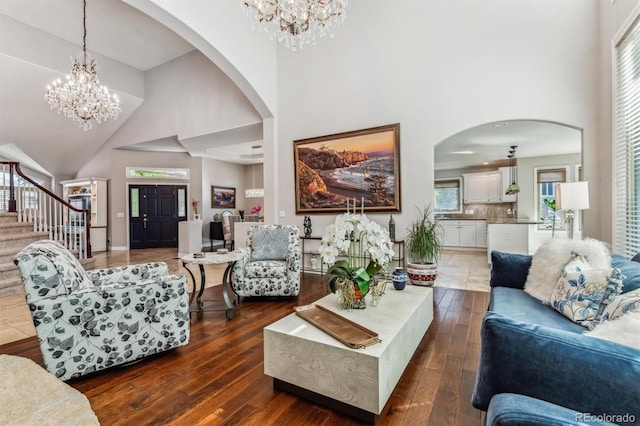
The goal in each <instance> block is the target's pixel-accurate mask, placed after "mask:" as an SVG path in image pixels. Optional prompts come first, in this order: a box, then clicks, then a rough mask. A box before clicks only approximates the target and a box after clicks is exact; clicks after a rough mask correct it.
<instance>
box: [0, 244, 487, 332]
mask: <svg viewBox="0 0 640 426" xmlns="http://www.w3.org/2000/svg"><path fill="white" fill-rule="evenodd" d="M94 257H95V258H96V268H105V267H110V266H118V265H127V264H133V263H141V262H149V261H152V260H156V261H157V260H163V261H165V262H167V264H168V266H169V271H170V272H171V273H186V274H187V276H188V273H187V272H186V271H185V269H184V268H183V267H182V263H181V262H180V260H179V259H177V258H176V257H175V249H152V250H139V251H137V250H132V251H119V252H106V253H98V254H96V255H95V256H94ZM438 266H439V268H438V269H439V273H438V279H437V280H436V283H435V286H436V287H449V288H456V289H462V290H472V291H489V277H490V267H489V264H488V263H487V254H486V252H484V251H454V250H445V251H444V252H443V253H442V254H441V257H440V262H439V265H438ZM194 273H195V274H196V278H197V277H198V275H197V270H196V271H194ZM223 273H224V265H210V266H208V267H207V284H206V286H207V287H209V286H212V285H216V284H218V283H220V282H221V280H222V274H223ZM188 280H189V285H191V279H190V278H188ZM35 334H36V333H35V328H34V327H33V323H32V322H31V315H30V313H29V308H28V307H27V304H26V302H25V300H24V296H23V295H13V296H5V297H0V345H2V344H4V343H9V342H13V341H16V340H20V339H24V338H26V337H31V336H34V335H35Z"/></svg>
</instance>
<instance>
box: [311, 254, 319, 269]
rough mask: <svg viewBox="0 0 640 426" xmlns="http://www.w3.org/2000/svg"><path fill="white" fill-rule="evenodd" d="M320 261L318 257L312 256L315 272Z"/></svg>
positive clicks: (312, 266) (312, 267) (312, 265)
mask: <svg viewBox="0 0 640 426" xmlns="http://www.w3.org/2000/svg"><path fill="white" fill-rule="evenodd" d="M319 261H320V259H319V258H318V256H311V259H310V262H311V269H313V270H314V271H315V270H317V269H318V262H319Z"/></svg>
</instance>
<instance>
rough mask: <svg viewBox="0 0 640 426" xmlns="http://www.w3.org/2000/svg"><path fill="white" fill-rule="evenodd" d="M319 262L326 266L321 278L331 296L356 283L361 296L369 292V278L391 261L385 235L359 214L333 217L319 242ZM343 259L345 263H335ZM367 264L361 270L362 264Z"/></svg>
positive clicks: (380, 228) (375, 225)
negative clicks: (329, 289)
mask: <svg viewBox="0 0 640 426" xmlns="http://www.w3.org/2000/svg"><path fill="white" fill-rule="evenodd" d="M319 252H320V258H321V259H322V261H323V262H324V263H325V264H327V265H328V271H327V273H326V274H324V276H323V277H322V279H323V280H325V281H327V282H328V283H329V287H330V288H331V291H332V292H334V293H335V292H336V289H338V288H339V287H340V285H341V284H343V283H345V282H346V281H350V282H356V283H357V284H358V287H360V291H361V292H362V294H367V292H368V291H369V282H370V281H371V277H372V276H374V275H375V274H376V273H378V272H379V271H380V270H381V269H383V268H386V267H387V266H388V265H389V263H390V262H391V259H392V258H393V254H394V253H393V245H392V243H391V239H390V238H389V232H388V231H387V230H386V229H384V228H382V227H381V226H380V225H378V224H377V223H376V222H373V221H371V220H369V219H368V218H367V217H366V216H365V215H363V214H351V213H346V214H342V215H339V216H338V217H336V221H335V223H334V224H332V225H329V227H328V228H327V233H326V234H325V236H324V237H322V241H321V242H320V249H319ZM339 256H346V257H347V258H346V259H338V257H339ZM366 260H369V263H368V264H367V266H366V268H365V261H366Z"/></svg>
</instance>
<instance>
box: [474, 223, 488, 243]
mask: <svg viewBox="0 0 640 426" xmlns="http://www.w3.org/2000/svg"><path fill="white" fill-rule="evenodd" d="M475 222H476V247H482V248H484V247H487V221H486V220H476V221H475Z"/></svg>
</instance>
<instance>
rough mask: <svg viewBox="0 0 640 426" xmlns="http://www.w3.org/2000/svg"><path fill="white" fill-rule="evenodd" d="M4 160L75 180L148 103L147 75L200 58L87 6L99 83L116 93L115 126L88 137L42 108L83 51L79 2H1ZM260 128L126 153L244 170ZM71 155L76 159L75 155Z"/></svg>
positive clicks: (102, 6)
mask: <svg viewBox="0 0 640 426" xmlns="http://www.w3.org/2000/svg"><path fill="white" fill-rule="evenodd" d="M0 31H1V34H2V36H1V37H0V156H2V157H5V158H8V159H10V160H15V161H21V162H22V163H23V164H24V165H26V166H28V167H30V168H32V169H34V170H36V171H39V172H41V173H43V174H46V175H56V176H73V175H75V173H76V172H77V171H78V170H79V169H80V167H81V166H82V164H83V163H84V162H86V161H87V160H88V159H90V158H91V157H92V156H93V155H95V153H96V152H97V151H98V150H99V149H100V147H102V146H103V145H104V144H105V143H106V142H107V141H108V140H109V139H110V138H111V137H112V136H113V135H114V134H115V133H116V132H117V131H118V129H119V128H120V127H121V126H122V125H123V123H125V122H126V121H127V120H128V119H129V118H130V117H131V116H132V114H133V113H134V112H135V111H136V109H138V108H139V107H140V106H141V105H142V104H143V102H144V100H145V97H146V96H147V95H148V94H147V93H145V89H146V87H145V73H146V72H148V71H150V70H153V69H154V68H156V67H159V66H161V65H162V64H165V63H167V62H168V61H171V60H174V59H175V58H178V57H180V56H183V55H185V54H187V53H189V52H192V51H193V50H194V47H193V46H192V45H190V44H189V43H187V42H186V41H185V40H184V39H182V38H181V37H179V36H178V35H176V34H175V33H173V32H172V31H170V30H169V29H167V28H166V27H164V26H163V25H161V24H159V23H158V22H156V21H155V20H153V19H151V18H150V17H148V16H147V15H145V14H144V13H142V12H140V11H138V10H137V9H135V8H133V7H131V6H129V5H127V4H126V3H124V2H121V1H119V0H118V1H116V0H110V1H89V2H87V49H88V51H89V53H90V54H91V55H92V56H93V57H94V58H95V59H96V60H97V63H98V66H99V69H98V75H99V77H100V80H101V83H102V84H104V85H106V86H108V87H109V89H110V90H111V91H112V92H114V93H117V94H118V96H119V98H120V102H121V106H122V113H121V114H120V116H119V117H118V118H117V120H108V121H107V122H105V123H102V124H95V125H94V126H93V128H92V129H91V130H89V131H83V130H82V129H81V128H79V127H78V125H77V123H75V122H73V121H72V120H71V119H70V118H67V117H64V116H63V115H60V114H57V113H56V111H53V110H51V109H50V107H49V105H48V104H47V102H46V101H45V100H44V93H45V90H46V86H47V85H48V84H49V83H51V82H52V81H53V80H54V79H55V78H61V79H64V76H65V75H66V74H68V73H69V70H70V68H71V57H76V56H77V55H78V53H80V52H81V50H82V1H81V0H56V1H52V0H2V1H0ZM261 139H262V128H261V124H260V123H256V124H251V125H248V126H243V127H239V128H232V129H229V128H224V129H222V128H221V129H216V130H215V131H213V132H211V133H210V134H205V135H198V137H189V138H185V139H184V140H180V139H179V138H176V137H173V138H160V139H158V140H151V141H144V142H142V143H136V144H134V145H131V146H128V147H124V148H126V149H133V150H147V151H148V150H152V151H166V152H186V153H189V154H191V155H193V156H203V157H210V158H217V159H221V160H225V161H231V162H236V163H240V164H249V163H252V162H255V156H254V155H253V153H252V152H251V146H252V145H255V143H256V141H259V140H261ZM69 153H73V155H69Z"/></svg>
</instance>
